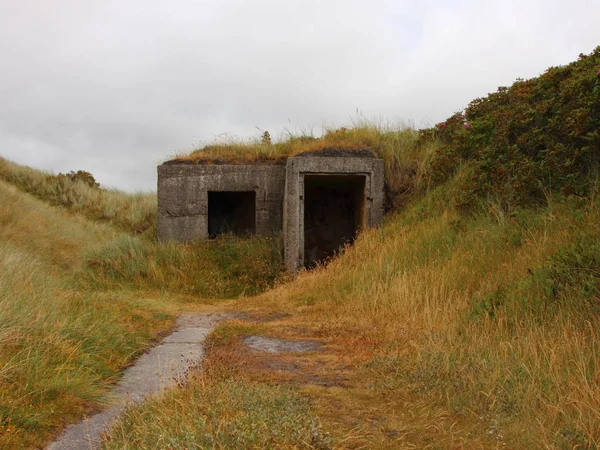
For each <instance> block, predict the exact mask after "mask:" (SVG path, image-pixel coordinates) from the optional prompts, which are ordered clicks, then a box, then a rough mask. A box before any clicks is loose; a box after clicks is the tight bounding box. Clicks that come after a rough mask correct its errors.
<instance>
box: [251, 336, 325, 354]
mask: <svg viewBox="0 0 600 450" xmlns="http://www.w3.org/2000/svg"><path fill="white" fill-rule="evenodd" d="M244 344H246V345H247V346H248V347H250V348H251V349H253V350H258V351H261V352H267V353H272V354H274V355H277V354H280V353H304V352H311V351H315V350H319V349H320V348H321V347H322V346H323V344H321V343H320V342H317V341H289V340H287V339H277V338H270V337H265V336H249V337H247V338H246V339H244Z"/></svg>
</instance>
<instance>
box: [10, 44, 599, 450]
mask: <svg viewBox="0 0 600 450" xmlns="http://www.w3.org/2000/svg"><path fill="white" fill-rule="evenodd" d="M599 69H600V47H599V48H598V49H596V50H595V51H594V52H593V53H592V54H591V55H587V56H585V55H582V56H581V57H580V58H579V60H578V61H576V62H574V63H572V64H570V65H568V66H564V67H557V68H551V69H549V70H548V71H547V72H545V73H544V74H543V75H541V76H540V77H538V78H535V79H532V80H526V81H525V80H519V81H517V82H516V83H515V84H514V85H513V86H511V87H506V88H500V89H499V90H498V92H496V93H493V94H491V95H490V96H488V97H486V98H484V99H478V100H475V101H474V102H472V103H471V104H470V105H469V106H468V107H467V108H466V110H465V112H464V113H460V114H456V115H454V116H452V117H451V118H449V119H448V120H447V121H445V122H443V123H441V124H438V125H436V126H435V127H432V128H431V129H428V130H421V131H414V130H408V129H401V128H398V129H393V128H382V127H376V126H373V125H369V124H358V126H356V127H354V128H348V129H345V128H341V129H338V130H331V131H329V132H328V133H327V134H326V136H325V137H323V138H321V139H315V138H311V137H291V138H290V139H288V140H287V141H286V142H283V143H271V142H270V141H269V140H267V139H266V138H265V139H263V140H262V141H261V142H258V143H254V144H252V145H237V144H236V145H232V146H212V147H209V148H206V149H201V150H200V151H199V152H197V153H196V154H195V155H192V156H191V157H190V158H191V159H192V160H194V161H196V162H199V161H205V160H207V159H208V160H211V159H219V158H224V159H227V158H231V157H235V158H238V157H239V158H240V160H252V159H261V158H267V159H269V158H277V157H281V155H289V154H294V153H295V152H301V151H311V150H318V149H322V148H327V147H336V148H370V149H372V150H373V151H375V152H377V153H378V154H379V155H381V156H382V157H383V158H384V159H385V162H386V181H387V184H388V187H389V190H390V192H391V193H392V194H394V197H395V199H396V205H397V206H399V205H402V207H401V208H399V209H398V210H396V211H395V212H393V213H392V214H390V215H389V216H388V217H387V219H386V222H385V224H384V226H383V227H382V228H381V229H379V230H369V231H367V232H364V233H362V234H361V236H360V237H359V239H358V240H357V241H356V243H355V245H354V246H353V247H351V248H348V249H347V250H346V251H345V252H344V253H343V254H342V255H341V256H340V257H338V258H336V259H335V260H333V261H331V262H330V264H328V266H327V267H320V268H317V269H316V270H313V271H310V272H305V273H302V274H301V275H300V276H299V277H298V279H296V280H294V281H291V282H288V283H279V284H278V285H277V286H276V287H275V288H273V289H271V290H267V291H266V292H263V291H265V290H266V289H268V288H271V287H273V285H274V284H276V282H277V281H278V280H282V278H281V265H280V260H279V249H278V248H277V243H274V242H273V241H268V240H261V239H251V240H241V241H240V240H235V239H232V238H225V239H224V240H222V241H221V242H219V243H218V245H208V244H206V243H204V244H203V243H196V244H194V245H181V246H180V245H163V244H159V243H157V242H156V241H155V239H154V233H153V226H152V223H153V222H154V214H155V212H154V206H153V205H154V200H153V199H152V197H151V196H147V195H146V196H145V195H125V194H120V193H117V192H112V191H104V190H101V189H98V188H97V187H94V186H91V185H86V184H85V183H83V182H81V181H78V180H71V179H65V177H59V176H52V175H49V174H44V173H41V172H38V171H35V170H32V169H28V168H23V167H20V166H17V165H15V164H12V163H10V162H8V161H5V160H0V197H1V198H3V199H5V200H4V201H3V202H2V203H0V264H1V265H2V270H1V271H0V302H2V305H1V306H2V307H1V308H0V324H1V326H0V333H2V339H0V399H1V400H0V408H1V409H0V447H1V446H4V447H7V448H27V447H28V446H35V445H41V443H43V442H44V441H45V440H46V439H47V438H48V437H49V436H50V435H51V433H52V430H53V427H54V426H57V425H60V424H62V423H64V422H65V421H68V420H73V419H75V418H76V417H77V416H79V415H81V413H82V412H83V411H84V410H86V409H88V408H90V407H94V406H97V405H98V401H99V400H100V398H101V397H100V396H101V394H102V392H103V391H104V389H105V387H106V385H107V383H109V382H110V381H111V380H114V379H115V377H116V375H117V373H118V370H119V369H120V368H122V367H123V366H124V365H126V364H127V363H128V362H130V361H131V360H132V358H133V357H134V356H135V354H137V352H139V351H141V349H143V348H144V346H146V345H148V342H149V341H150V340H151V339H152V338H153V337H154V336H156V335H157V333H159V332H160V331H161V330H164V329H166V328H167V327H168V326H169V323H170V317H171V315H172V314H174V313H175V312H177V311H180V310H182V309H185V308H191V307H193V305H194V304H195V303H197V302H202V301H204V300H199V299H200V298H206V297H212V298H216V297H227V296H236V295H240V294H259V295H256V296H254V297H245V298H243V299H242V300H240V301H237V302H236V304H235V305H234V306H235V307H236V308H237V309H239V310H244V311H246V312H247V313H248V314H249V318H248V320H238V321H234V322H230V323H225V324H223V325H221V326H220V327H218V328H217V329H216V330H215V332H214V333H213V335H212V336H211V338H210V343H211V345H210V348H209V350H208V354H207V361H206V364H205V366H204V368H203V369H202V370H201V371H198V373H196V374H193V376H192V377H191V381H190V384H189V385H187V386H181V387H179V388H177V389H174V390H172V391H169V392H166V393H165V395H164V396H163V397H161V398H158V399H155V400H152V401H150V402H147V403H146V404H144V405H142V406H141V407H139V408H134V409H131V410H129V411H128V412H127V415H126V416H125V417H124V418H123V420H121V421H120V422H119V423H118V425H117V427H116V428H115V430H114V432H113V433H112V434H111V436H110V437H109V439H108V440H107V442H106V447H107V448H119V449H121V448H145V447H146V448H147V447H151V446H152V445H154V446H156V445H158V444H157V443H160V445H161V446H162V447H161V448H170V449H171V448H173V449H185V448H205V447H207V446H208V447H210V446H213V447H215V448H265V447H268V446H271V447H275V446H279V448H394V449H397V448H407V449H409V448H439V449H448V448H475V449H477V448H481V449H488V448H518V449H531V448H555V449H572V448H580V449H595V448H598V447H599V446H600V315H599V313H600V301H599V299H600V229H599V227H600V197H598V186H599V183H598V162H599V159H598V158H599V156H600V141H599V133H600V131H599V130H600V75H598V74H597V72H598V71H599ZM265 155H266V156H265ZM269 155H275V156H269ZM261 292H263V293H262V294H261ZM99 312H100V313H99ZM251 317H255V318H256V319H257V320H251ZM267 319H269V321H267ZM253 333H260V334H267V335H270V336H277V337H284V338H292V339H296V338H298V339H301V338H302V339H307V338H311V339H316V340H319V341H321V342H323V343H324V344H325V349H324V351H322V352H316V353H312V354H309V355H282V356H273V357H261V356H260V355H256V354H253V353H249V352H248V351H247V350H246V349H244V347H243V344H242V341H241V339H242V338H243V337H244V336H246V335H249V334H253Z"/></svg>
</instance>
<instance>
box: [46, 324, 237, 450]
mask: <svg viewBox="0 0 600 450" xmlns="http://www.w3.org/2000/svg"><path fill="white" fill-rule="evenodd" d="M230 317H231V316H230V315H227V314H224V313H214V314H183V315H181V316H179V318H178V319H177V326H176V328H175V330H174V331H173V332H172V333H171V334H170V335H169V336H167V337H165V338H164V339H163V341H162V342H161V343H160V344H159V345H157V346H156V347H153V348H152V349H150V350H149V351H148V352H146V353H144V354H143V355H142V356H140V358H139V359H138V360H137V361H136V362H135V364H134V365H133V366H131V367H130V368H128V369H127V370H126V371H125V373H124V375H123V378H122V379H121V381H120V382H119V383H118V384H117V385H116V386H115V387H114V388H113V390H112V391H111V392H110V393H109V398H110V404H111V406H109V407H108V408H107V409H106V410H104V411H102V412H100V413H97V414H95V415H93V416H90V417H88V418H86V419H84V420H83V421H81V422H79V423H77V424H74V425H70V426H68V427H67V428H66V429H65V430H64V432H63V433H62V434H61V435H60V436H59V437H58V439H57V440H56V441H54V442H53V443H52V444H50V445H49V446H48V447H47V450H86V449H97V448H99V447H100V445H101V443H102V438H101V436H102V433H104V432H105V431H107V430H108V429H109V428H110V425H111V423H112V421H113V420H115V419H117V418H118V417H120V416H121V414H122V413H123V411H124V410H125V407H126V405H128V404H139V403H141V402H142V401H143V400H144V398H145V397H147V396H148V395H152V394H156V393H158V392H160V391H161V390H162V389H164V388H168V387H170V386H172V385H174V384H175V382H176V380H177V378H178V377H182V376H184V375H185V373H186V371H187V370H188V369H189V368H190V367H192V366H193V365H195V364H198V363H199V362H201V361H202V358H203V357H204V345H203V341H204V339H205V338H206V336H207V335H208V334H209V333H210V331H211V330H212V329H213V328H214V327H215V325H216V324H217V323H218V322H219V321H221V320H224V319H227V318H230Z"/></svg>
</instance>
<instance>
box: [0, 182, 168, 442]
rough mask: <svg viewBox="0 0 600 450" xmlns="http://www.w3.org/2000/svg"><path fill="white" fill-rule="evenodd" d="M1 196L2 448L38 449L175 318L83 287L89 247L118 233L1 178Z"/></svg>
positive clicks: (157, 307)
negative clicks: (77, 276)
mask: <svg viewBox="0 0 600 450" xmlns="http://www.w3.org/2000/svg"><path fill="white" fill-rule="evenodd" d="M0 197H1V198H2V202H0V448H14V449H17V448H33V447H38V446H41V445H42V444H43V443H44V442H46V440H47V439H48V438H49V437H50V436H51V435H52V434H53V433H54V432H55V430H54V428H55V427H58V426H61V425H63V424H64V423H65V422H68V421H72V420H75V419H76V418H77V417H79V416H80V415H81V414H82V413H83V411H84V410H86V409H87V408H89V407H90V406H91V405H92V404H94V403H95V402H97V401H98V399H99V397H100V394H102V392H103V391H104V390H105V386H106V383H107V381H110V380H114V379H115V377H116V376H117V374H118V371H119V369H120V368H121V367H122V366H123V365H125V364H127V363H128V362H130V361H131V359H132V358H133V357H134V355H135V354H136V353H137V352H139V351H140V350H141V349H142V348H143V347H144V344H145V343H147V342H148V340H149V339H150V338H152V337H153V336H154V335H155V334H156V333H157V332H158V331H160V330H164V329H165V328H166V327H168V326H169V323H168V319H169V315H168V314H165V313H166V312H168V309H167V308H166V306H165V304H160V302H158V301H155V300H149V299H144V298H140V297H138V296H135V295H133V294H132V293H129V292H126V291H123V292H120V293H119V294H113V293H110V292H97V291H93V290H86V289H80V288H76V286H75V282H74V280H73V277H72V273H73V272H76V271H78V270H81V258H82V254H83V252H84V249H85V248H86V247H87V246H89V247H95V246H97V245H98V244H99V243H100V242H102V241H106V240H110V239H113V238H114V237H115V235H116V234H117V232H116V231H114V230H113V229H111V228H110V227H108V226H106V225H102V224H94V223H90V222H88V221H86V220H85V219H81V218H77V217H72V216H69V215H68V214H66V213H64V212H61V211H58V210H56V209H55V208H52V207H50V206H47V205H46V204H44V203H42V202H40V201H39V200H37V199H34V198H32V197H30V196H28V195H26V194H23V193H22V192H20V191H19V190H17V189H16V188H14V187H13V186H10V185H7V184H6V183H5V182H4V181H0Z"/></svg>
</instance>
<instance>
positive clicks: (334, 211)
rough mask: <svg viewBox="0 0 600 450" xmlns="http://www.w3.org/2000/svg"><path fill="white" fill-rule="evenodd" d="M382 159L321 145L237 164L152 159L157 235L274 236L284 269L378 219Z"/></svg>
mask: <svg viewBox="0 0 600 450" xmlns="http://www.w3.org/2000/svg"><path fill="white" fill-rule="evenodd" d="M383 183H384V181H383V161H382V160H381V159H379V158H376V157H375V155H374V154H373V153H372V152H370V151H368V150H340V149H326V150H324V151H317V152H311V153H306V154H301V155H297V156H294V157H291V158H288V159H287V160H283V161H281V160H279V161H276V162H275V161H273V162H268V161H267V162H264V163H261V164H249V165H239V164H231V163H229V162H224V161H223V162H221V161H219V160H217V161H210V162H207V161H204V162H190V161H180V160H174V161H168V162H166V163H164V164H162V165H160V166H158V238H159V240H160V241H163V242H164V241H176V242H189V241H193V240H205V239H213V238H215V237H216V236H218V235H219V234H223V233H234V234H239V235H248V234H256V235H259V236H281V237H282V242H283V250H284V258H285V263H286V265H287V267H288V269H289V270H290V271H291V272H296V271H297V270H298V269H299V268H301V267H312V266H314V265H315V264H316V263H317V262H320V261H324V260H326V259H327V258H328V257H331V256H332V255H334V254H335V253H336V252H337V251H338V250H339V249H340V247H342V246H344V245H345V244H347V243H352V242H353V241H354V240H355V239H356V237H357V235H358V233H359V232H360V230H362V229H364V228H369V227H376V226H379V224H380V223H381V221H382V220H383V204H384V189H383Z"/></svg>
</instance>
